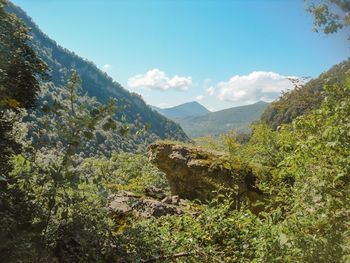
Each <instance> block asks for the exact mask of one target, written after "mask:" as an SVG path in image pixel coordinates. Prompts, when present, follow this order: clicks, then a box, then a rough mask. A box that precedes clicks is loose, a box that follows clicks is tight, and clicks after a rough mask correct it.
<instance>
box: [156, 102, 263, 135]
mask: <svg viewBox="0 0 350 263" xmlns="http://www.w3.org/2000/svg"><path fill="white" fill-rule="evenodd" d="M268 105H269V103H267V102H264V101H259V102H257V103H254V104H251V105H245V106H240V107H233V108H229V109H225V110H220V111H216V112H210V111H209V110H208V109H206V108H205V107H204V106H203V105H201V104H200V103H198V102H188V103H185V104H181V105H178V106H175V107H171V108H167V109H160V108H157V107H153V108H154V109H155V110H157V111H158V112H159V113H161V114H163V115H164V116H166V117H168V118H169V119H171V120H173V121H175V122H177V123H179V124H180V126H181V127H182V129H183V130H184V131H185V132H186V134H187V135H188V136H190V137H191V138H195V137H200V136H206V135H213V136H217V135H220V134H222V133H225V132H228V131H230V130H237V131H238V132H244V131H247V130H248V129H249V125H250V124H251V123H252V122H254V121H257V120H259V118H260V116H261V114H262V113H263V111H264V110H265V109H266V107H267V106H268Z"/></svg>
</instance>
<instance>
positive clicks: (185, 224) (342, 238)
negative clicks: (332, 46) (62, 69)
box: [0, 0, 350, 263]
mask: <svg viewBox="0 0 350 263" xmlns="http://www.w3.org/2000/svg"><path fill="white" fill-rule="evenodd" d="M5 4H6V2H5V1H4V0H0V30H1V32H0V33H1V34H0V46H1V47H7V48H1V49H0V56H1V58H6V59H5V60H3V59H1V60H0V89H1V95H2V96H1V97H0V99H1V100H0V114H1V115H0V128H1V129H0V131H1V133H0V140H1V148H0V154H1V170H0V262H9V263H11V262H36V263H41V262H42V263H44V262H69V263H71V262H174V261H175V262H206V261H207V262H349V261H350V157H349V156H350V132H349V131H350V72H349V70H348V65H349V61H346V62H344V63H342V64H340V65H338V66H335V67H333V68H332V69H331V70H330V71H329V72H327V73H326V74H324V75H322V76H321V78H319V79H318V80H315V81H314V82H310V83H309V84H306V85H305V86H301V87H299V88H297V89H296V90H295V91H291V92H289V93H288V94H287V95H283V96H282V98H281V99H280V100H279V101H278V102H276V104H273V106H272V107H274V106H275V105H278V103H281V102H284V103H286V105H287V106H286V109H287V108H290V109H294V110H297V109H298V108H299V107H297V106H296V105H297V104H294V103H297V102H298V100H299V99H302V98H304V97H306V96H304V95H305V94H308V92H309V90H311V91H312V96H309V98H311V97H314V99H315V100H312V101H313V102H312V103H310V104H309V100H307V101H306V102H305V103H306V105H307V106H306V107H305V108H302V109H305V110H303V111H302V112H298V113H297V114H291V113H290V112H292V111H293V110H290V111H288V110H287V111H281V115H279V114H280V113H279V112H278V114H277V113H276V114H273V115H271V116H270V117H269V118H268V121H267V124H266V119H265V117H263V121H262V122H259V123H255V124H254V125H253V126H252V134H251V137H250V138H249V140H248V139H247V138H246V141H245V143H244V144H241V143H239V142H238V138H237V137H236V136H235V134H234V133H228V134H226V135H224V136H222V137H221V138H220V139H212V138H211V139H209V140H206V141H202V142H201V144H202V146H201V147H203V148H208V149H211V150H216V151H220V152H225V153H226V155H227V156H228V158H227V162H229V163H230V164H231V165H232V166H240V167H244V168H247V169H248V168H249V169H251V170H253V171H254V174H255V175H256V177H257V178H256V185H257V187H258V188H259V189H260V190H261V191H263V192H264V195H265V196H266V198H265V200H264V202H263V203H262V204H261V203H260V204H259V203H249V200H242V199H240V198H239V196H238V193H237V190H236V189H235V187H233V188H232V189H230V190H229V191H226V193H227V194H225V195H218V196H217V198H214V200H209V201H208V202H207V203H196V202H193V204H192V205H193V207H196V209H197V210H200V213H195V214H193V213H188V214H183V215H181V216H179V215H168V216H163V217H159V218H149V219H142V218H135V217H134V216H132V215H130V216H129V217H126V218H123V219H120V218H115V217H113V215H111V214H110V213H109V211H108V208H107V203H108V198H109V197H110V196H111V195H112V194H114V193H117V192H118V191H119V190H128V191H133V192H135V193H138V194H140V195H143V194H144V191H145V188H146V187H148V186H156V187H158V188H160V189H163V190H164V191H168V190H169V187H168V185H167V181H166V180H165V177H164V174H163V173H162V172H160V171H159V170H158V169H157V168H156V167H154V166H153V165H152V164H150V163H149V161H148V159H147V157H145V156H142V155H134V154H131V153H122V152H119V150H120V149H121V148H123V147H122V146H121V145H119V144H118V140H115V138H116V137H118V138H128V137H127V131H128V129H129V128H128V126H127V125H129V124H128V122H127V118H124V119H123V118H120V119H118V120H115V119H114V118H113V117H114V116H115V113H116V111H117V112H118V108H116V101H115V100H114V99H111V100H105V101H98V100H96V99H94V98H92V97H89V96H87V95H84V94H83V93H82V91H86V89H85V88H84V85H85V82H84V81H83V82H81V79H80V77H79V74H78V73H79V70H78V73H77V71H69V72H67V78H66V79H65V81H63V82H62V83H61V84H62V85H59V87H58V86H57V85H55V83H54V84H53V83H48V82H46V81H44V80H45V71H46V66H45V63H43V61H42V60H41V59H40V57H38V56H37V55H36V53H35V52H34V51H33V49H32V47H31V45H30V43H29V39H30V37H29V35H28V29H27V28H26V26H25V25H24V24H23V23H22V22H21V21H20V20H19V19H18V18H17V17H16V16H15V15H13V14H9V13H7V12H5V11H4V5H5ZM4 32H5V33H6V32H11V34H12V37H13V38H7V37H6V36H7V35H6V34H5V33H4ZM11 39H14V40H16V41H13V42H12V40H11ZM14 51H15V52H14ZM11 59H12V60H11ZM9 61H10V62H9ZM48 65H49V67H50V66H52V65H50V63H48ZM19 73H21V74H19ZM84 74H87V73H84ZM23 76H25V78H23V79H22V78H21V77H23ZM28 79H29V80H30V81H28V82H26V85H25V89H23V81H26V80H28ZM327 79H328V80H327ZM326 80H327V81H326ZM9 82H11V85H10V84H9ZM13 83H15V84H18V85H13ZM312 83H316V84H317V85H316V84H315V86H313V85H314V84H312ZM316 89H317V91H316ZM314 91H315V92H314ZM22 92H23V93H24V94H26V95H25V96H26V97H25V98H26V100H23V98H24V97H23V93H22ZM304 92H305V94H304ZM3 94H5V95H3ZM300 94H302V95H300ZM22 100H23V101H22ZM288 103H291V104H288ZM34 105H36V107H33V106H34ZM289 105H291V107H289ZM303 105H304V104H303ZM123 113H124V114H127V113H128V112H123ZM289 114H291V115H289ZM122 115H123V114H121V115H120V116H122ZM279 116H288V117H285V118H284V117H283V118H282V117H281V118H280V117H279ZM162 120H164V119H162ZM277 126H279V128H278V129H275V128H276V127H277ZM176 127H177V126H176ZM144 132H146V131H145V130H144V129H143V127H140V128H139V127H138V126H137V125H135V129H134V130H133V131H131V135H129V136H134V139H133V140H132V142H133V143H135V142H136V141H137V139H136V138H138V136H142V133H144ZM160 137H161V136H160ZM124 142H125V141H124ZM130 143H131V142H130ZM135 145H136V144H135ZM238 203H239V205H237V204H238ZM255 205H263V207H264V209H263V211H262V212H260V213H253V212H252V211H251V210H252V209H250V207H252V206H255Z"/></svg>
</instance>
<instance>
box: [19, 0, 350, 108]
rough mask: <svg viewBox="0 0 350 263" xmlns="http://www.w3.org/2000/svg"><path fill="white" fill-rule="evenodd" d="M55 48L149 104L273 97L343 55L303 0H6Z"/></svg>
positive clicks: (338, 37) (342, 44)
mask: <svg viewBox="0 0 350 263" xmlns="http://www.w3.org/2000/svg"><path fill="white" fill-rule="evenodd" d="M13 2H14V3H15V4H16V5H18V6H20V7H21V8H22V9H24V10H25V11H26V12H27V14H28V15H29V16H31V17H32V19H33V20H34V22H35V23H36V24H37V25H38V26H39V27H40V28H41V29H42V30H43V31H44V32H45V33H46V34H47V35H48V36H49V37H51V38H52V39H54V40H55V41H56V42H57V43H58V44H60V45H61V46H63V47H65V48H67V49H69V50H71V51H74V52H75V53H76V54H78V55H80V56H81V57H83V58H86V59H88V60H90V61H92V62H94V63H95V64H96V65H97V66H98V67H99V68H100V69H102V70H103V71H106V72H107V74H108V75H110V76H111V77H112V78H113V79H114V80H115V81H117V82H119V83H120V84H122V85H123V86H124V87H125V88H126V89H128V90H130V91H133V92H136V93H139V94H141V95H142V97H143V98H144V100H145V101H146V102H147V103H148V104H150V105H154V106H159V107H171V106H175V105H178V104H181V103H185V102H189V101H198V102H199V103H201V104H203V105H204V106H205V107H207V108H208V109H209V110H212V111H216V110H220V109H224V108H229V107H234V106H240V105H246V104H251V103H254V102H257V101H259V100H264V101H272V100H274V99H276V98H277V97H278V96H279V94H280V92H281V91H282V90H286V89H291V88H292V85H291V82H290V81H289V80H288V78H290V77H292V78H297V77H312V78H314V77H317V76H318V75H319V74H320V73H322V72H324V71H325V70H327V69H328V68H330V67H331V66H332V65H335V64H337V63H339V62H341V61H343V60H345V59H346V58H348V57H349V54H350V49H349V48H350V41H348V40H347V37H348V33H349V32H345V31H343V32H340V33H337V34H333V35H324V34H320V33H315V32H313V31H312V26H313V25H312V23H313V18H312V17H311V15H310V14H309V13H307V12H306V11H305V3H304V1H303V0H266V1H261V0H227V1H225V0H220V1H217V0H147V1H146V0H138V1H136V0H123V1H119V0H13Z"/></svg>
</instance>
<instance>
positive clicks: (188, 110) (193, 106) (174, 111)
mask: <svg viewBox="0 0 350 263" xmlns="http://www.w3.org/2000/svg"><path fill="white" fill-rule="evenodd" d="M152 108H153V109H155V110H156V111H158V112H159V113H160V114H162V115H164V116H165V117H167V118H169V119H174V118H186V117H196V116H203V115H206V114H208V113H209V112H210V111H209V110H208V109H207V108H205V107H204V106H203V105H201V104H200V103H198V102H196V101H192V102H187V103H184V104H180V105H178V106H175V107H171V108H166V109H161V108H158V107H155V106H152Z"/></svg>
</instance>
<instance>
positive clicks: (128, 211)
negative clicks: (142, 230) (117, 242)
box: [108, 190, 188, 218]
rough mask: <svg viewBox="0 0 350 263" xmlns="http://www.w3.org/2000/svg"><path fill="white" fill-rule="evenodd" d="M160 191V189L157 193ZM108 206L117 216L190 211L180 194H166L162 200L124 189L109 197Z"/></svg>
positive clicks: (159, 214) (156, 215)
mask: <svg viewBox="0 0 350 263" xmlns="http://www.w3.org/2000/svg"><path fill="white" fill-rule="evenodd" d="M159 192H160V191H159V190H158V191H157V193H158V194H159ZM164 196H165V194H164ZM164 196H163V197H164ZM108 208H109V211H110V213H111V214H112V215H113V216H114V217H115V218H122V217H126V216H134V217H140V218H150V217H161V216H164V215H182V214H184V213H188V211H187V210H186V202H185V201H184V200H181V199H179V197H178V196H165V197H164V198H163V199H162V200H157V199H153V198H150V197H147V196H141V195H138V194H135V193H133V192H128V191H122V190H121V191H118V192H117V193H116V194H114V195H111V196H110V197H109V204H108Z"/></svg>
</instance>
